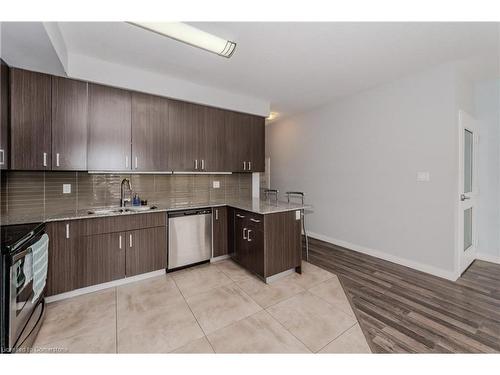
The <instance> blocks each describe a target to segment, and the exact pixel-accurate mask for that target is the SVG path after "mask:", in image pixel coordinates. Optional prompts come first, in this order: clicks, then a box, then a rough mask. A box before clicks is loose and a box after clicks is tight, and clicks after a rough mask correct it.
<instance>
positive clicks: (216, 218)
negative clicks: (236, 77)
mask: <svg viewBox="0 0 500 375" xmlns="http://www.w3.org/2000/svg"><path fill="white" fill-rule="evenodd" d="M215 220H219V210H215Z"/></svg>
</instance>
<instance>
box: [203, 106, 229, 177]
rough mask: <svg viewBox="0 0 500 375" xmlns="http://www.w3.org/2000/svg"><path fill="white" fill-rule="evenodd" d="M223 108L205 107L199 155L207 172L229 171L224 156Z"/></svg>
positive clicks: (227, 159)
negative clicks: (202, 137) (203, 136)
mask: <svg viewBox="0 0 500 375" xmlns="http://www.w3.org/2000/svg"><path fill="white" fill-rule="evenodd" d="M224 112H225V111H224V110H222V109H218V108H212V107H205V115H204V125H203V126H204V132H203V133H204V134H205V138H204V139H203V140H202V141H203V144H202V146H201V147H202V150H201V154H202V155H201V157H202V160H204V162H203V167H204V170H205V171H208V172H226V171H231V165H230V164H229V158H228V157H226V126H225V122H224Z"/></svg>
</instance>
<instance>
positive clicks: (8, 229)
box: [0, 223, 45, 255]
mask: <svg viewBox="0 0 500 375" xmlns="http://www.w3.org/2000/svg"><path fill="white" fill-rule="evenodd" d="M44 227H45V225H44V224H43V223H29V224H13V225H2V227H1V228H0V247H1V249H2V255H4V254H9V253H12V252H14V251H16V249H18V248H19V247H20V246H21V245H22V244H23V243H24V242H25V241H27V240H28V239H30V238H31V237H33V235H34V234H35V233H37V232H39V231H41V230H43V229H44Z"/></svg>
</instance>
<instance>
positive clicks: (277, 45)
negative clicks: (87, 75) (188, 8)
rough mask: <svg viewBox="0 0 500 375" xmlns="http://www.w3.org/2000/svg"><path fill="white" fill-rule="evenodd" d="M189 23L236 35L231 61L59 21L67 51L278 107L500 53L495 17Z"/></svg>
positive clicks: (135, 31)
mask: <svg viewBox="0 0 500 375" xmlns="http://www.w3.org/2000/svg"><path fill="white" fill-rule="evenodd" d="M191 24H192V25H194V26H196V27H199V28H200V29H203V30H205V31H208V32H212V33H214V34H216V35H218V36H220V37H223V38H227V39H230V40H233V41H235V42H237V44H238V45H237V49H236V52H235V53H234V55H233V57H232V58H230V59H225V58H222V57H219V56H217V55H214V54H211V53H207V52H205V51H202V50H199V49H197V48H193V47H191V46H188V45H185V44H182V43H179V42H176V41H174V40H171V39H169V38H165V37H162V36H160V35H157V34H154V33H151V32H148V31H146V30H143V29H140V28H138V27H135V26H132V25H130V24H127V23H116V22H115V23H113V22H103V23H95V22H91V23H67V22H62V23H59V28H60V31H61V34H62V37H63V40H64V42H65V45H66V48H67V52H68V54H69V55H75V56H76V55H84V56H89V57H93V58H97V59H100V60H105V61H108V62H112V63H116V64H120V65H127V66H131V67H134V68H137V69H143V70H146V71H150V72H155V73H160V74H165V75H169V76H173V77H177V78H180V79H184V80H188V81H192V82H195V83H198V84H203V85H208V86H211V87H215V88H218V89H223V90H227V91H230V92H234V93H238V94H243V95H248V96H250V97H256V98H260V99H264V100H266V101H269V102H270V103H271V109H272V110H274V111H278V112H282V113H293V112H298V111H302V110H306V109H308V108H311V107H315V106H318V105H321V104H323V103H325V102H328V101H331V100H333V99H335V98H339V97H343V96H346V95H350V94H353V93H355V92H359V91H361V90H364V89H367V88H370V87H373V86H376V85H379V84H382V83H385V82H388V81H391V80H394V79H397V78H399V77H402V76H404V75H407V74H410V73H413V72H417V71H420V70H424V69H426V68H429V67H431V66H434V65H437V64H440V63H444V62H447V61H452V60H459V59H465V58H470V57H477V56H481V55H488V54H489V55H492V56H495V58H497V57H498V24H496V23H288V22H284V23H277V22H272V23H255V22H251V23H248V22H247V23H224V22H210V23H206V22H202V23H191ZM22 37H23V36H22V35H18V36H17V39H20V38H22ZM30 43H31V44H33V42H30ZM18 45H19V46H21V45H22V43H18ZM39 48H44V47H41V46H40V47H39ZM51 53H53V51H52V52H51ZM42 70H43V69H42Z"/></svg>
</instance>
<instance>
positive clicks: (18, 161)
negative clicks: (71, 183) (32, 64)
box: [10, 68, 52, 170]
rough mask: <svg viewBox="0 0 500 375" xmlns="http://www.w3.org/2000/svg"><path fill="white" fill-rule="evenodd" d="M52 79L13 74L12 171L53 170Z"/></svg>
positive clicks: (20, 73)
mask: <svg viewBox="0 0 500 375" xmlns="http://www.w3.org/2000/svg"><path fill="white" fill-rule="evenodd" d="M51 86H52V79H51V76H49V75H46V74H41V73H36V72H30V71H27V70H22V69H17V68H13V69H11V71H10V97H11V108H10V121H11V129H10V131H11V153H10V154H11V165H10V167H11V169H24V170H45V169H50V168H51Z"/></svg>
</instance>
